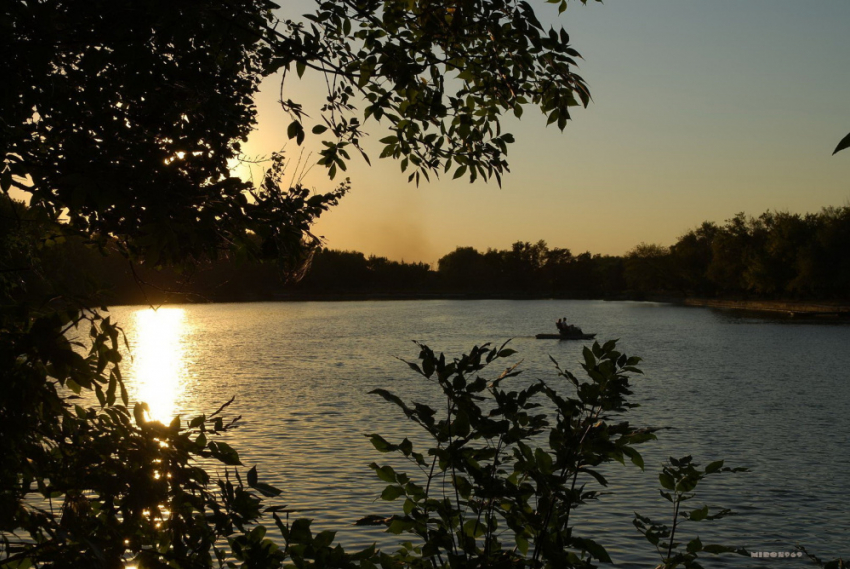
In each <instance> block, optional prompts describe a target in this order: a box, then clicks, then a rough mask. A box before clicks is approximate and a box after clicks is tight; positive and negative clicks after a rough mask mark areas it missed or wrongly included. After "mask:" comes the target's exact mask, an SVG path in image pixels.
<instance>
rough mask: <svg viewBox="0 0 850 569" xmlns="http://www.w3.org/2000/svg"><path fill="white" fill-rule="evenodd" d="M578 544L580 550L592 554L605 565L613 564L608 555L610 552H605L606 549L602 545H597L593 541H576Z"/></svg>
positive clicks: (579, 539)
mask: <svg viewBox="0 0 850 569" xmlns="http://www.w3.org/2000/svg"><path fill="white" fill-rule="evenodd" d="M576 542H577V544H576V545H578V546H579V547H580V548H582V549H583V550H585V551H587V552H588V553H590V554H591V555H592V556H593V557H595V558H596V559H598V560H599V561H601V562H603V563H612V561H611V557H610V556H609V555H608V552H607V551H605V548H604V547H602V545H600V544H598V543H596V542H595V541H593V540H592V539H586V538H585V539H581V538H578V539H576Z"/></svg>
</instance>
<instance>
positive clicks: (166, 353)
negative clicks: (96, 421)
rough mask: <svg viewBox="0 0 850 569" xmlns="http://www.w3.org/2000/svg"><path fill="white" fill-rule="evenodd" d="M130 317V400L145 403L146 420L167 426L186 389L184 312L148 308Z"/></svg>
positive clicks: (181, 310) (174, 309) (185, 325)
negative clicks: (131, 335) (131, 321)
mask: <svg viewBox="0 0 850 569" xmlns="http://www.w3.org/2000/svg"><path fill="white" fill-rule="evenodd" d="M133 317H134V319H135V322H134V323H135V333H134V336H135V338H134V340H135V341H134V347H133V350H132V353H133V359H132V372H131V376H132V385H131V389H133V391H134V393H133V395H134V397H133V398H134V399H135V400H137V401H144V402H145V403H147V404H148V407H149V417H150V419H152V420H155V421H161V422H163V423H165V424H168V423H169V422H170V421H171V419H173V418H174V414H175V407H176V404H177V400H178V398H179V397H180V396H181V395H182V394H183V392H184V391H185V390H186V381H187V376H188V372H187V366H186V359H185V349H184V336H186V334H187V333H188V328H189V327H188V324H187V323H186V312H185V310H183V309H182V308H160V309H158V310H153V309H150V308H148V309H145V310H139V311H137V312H135V313H134V315H133Z"/></svg>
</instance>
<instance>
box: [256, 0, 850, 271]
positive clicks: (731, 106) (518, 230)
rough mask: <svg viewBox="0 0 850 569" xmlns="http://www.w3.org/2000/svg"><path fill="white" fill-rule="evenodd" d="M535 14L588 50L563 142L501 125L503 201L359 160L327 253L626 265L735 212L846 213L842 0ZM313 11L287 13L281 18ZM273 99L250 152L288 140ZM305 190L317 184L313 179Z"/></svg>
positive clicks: (489, 191) (532, 121) (543, 9)
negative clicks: (562, 252)
mask: <svg viewBox="0 0 850 569" xmlns="http://www.w3.org/2000/svg"><path fill="white" fill-rule="evenodd" d="M531 3H532V5H534V6H535V7H536V8H538V13H539V14H540V15H541V20H543V21H544V22H552V23H553V24H558V23H560V24H562V25H563V26H564V27H565V28H566V29H567V31H568V32H569V33H570V36H571V40H572V44H573V46H574V47H575V48H576V49H578V50H579V51H580V52H581V53H582V55H583V56H584V62H582V64H581V69H580V71H579V73H580V74H581V75H582V76H584V78H585V79H586V80H587V81H588V83H589V84H590V87H591V92H592V94H593V99H594V100H593V102H592V103H591V105H590V106H589V107H588V108H587V109H582V110H577V111H576V113H575V115H574V119H575V120H574V121H573V122H572V124H570V125H568V126H567V129H566V131H564V132H563V133H561V132H559V131H558V130H557V129H556V128H554V127H549V128H545V120H543V118H542V116H541V115H540V114H539V112H536V111H533V110H527V112H526V114H525V115H524V117H523V120H522V121H521V122H519V121H516V120H514V119H510V120H507V121H506V126H507V129H506V130H508V131H510V132H513V133H514V134H515V135H516V138H517V143H516V144H514V145H512V147H510V148H509V154H508V161H509V163H510V164H511V170H512V173H511V174H508V175H507V176H506V178H505V179H504V182H503V186H502V188H501V189H500V188H499V187H498V186H497V185H496V184H495V183H489V184H485V183H476V184H474V185H470V184H469V183H468V182H465V181H461V180H456V181H451V180H440V181H437V182H432V183H430V184H423V185H421V186H420V187H419V188H416V187H415V186H414V185H411V184H408V183H407V182H406V178H407V176H406V175H402V174H401V173H400V171H399V165H398V163H396V162H393V161H388V160H380V161H378V160H376V159H375V158H377V155H378V153H379V152H378V151H374V150H373V152H371V153H370V154H371V155H372V157H373V164H374V166H372V167H371V168H370V167H368V166H367V165H366V164H365V163H363V162H362V160H358V159H355V160H354V163H353V164H352V167H351V169H350V172H349V174H350V176H351V179H352V182H353V185H354V190H353V192H352V193H351V194H350V195H349V196H347V197H346V198H344V200H343V201H342V202H341V203H340V205H339V206H338V207H337V208H335V209H334V210H332V211H331V212H329V213H327V214H326V217H325V218H323V219H322V220H321V221H320V222H319V224H318V226H317V232H318V233H319V234H321V235H324V236H325V237H326V238H327V244H328V246H330V247H332V248H336V249H352V250H359V251H362V252H364V253H366V254H376V255H382V256H387V257H390V258H392V259H404V260H406V261H425V262H435V261H436V260H437V259H438V258H439V257H440V256H442V255H444V254H446V253H448V252H449V251H451V250H453V249H454V248H455V247H456V246H467V245H468V246H474V247H477V248H479V249H481V250H483V249H486V248H487V247H495V248H507V247H509V246H510V244H511V243H513V242H514V241H517V240H523V241H536V240H538V239H545V240H546V241H547V242H548V243H549V244H550V246H557V247H567V248H569V249H571V250H572V251H573V252H574V253H580V252H583V251H585V250H589V251H591V252H593V253H603V254H622V253H624V252H625V251H627V250H628V249H629V248H631V247H633V246H634V245H636V244H638V243H640V242H642V241H644V242H655V243H661V244H663V245H670V244H672V243H673V242H675V240H676V238H677V237H678V236H679V235H681V234H682V233H684V232H685V231H687V230H688V229H691V228H693V227H695V226H696V225H698V224H699V223H701V222H702V221H704V220H711V221H717V222H723V221H724V220H725V219H727V218H729V217H732V216H733V215H734V214H735V213H737V212H739V211H744V212H746V213H748V214H751V215H758V214H760V213H762V212H764V211H766V210H774V209H776V210H789V211H792V212H800V213H805V212H815V211H819V210H820V208H821V207H823V206H828V205H845V204H848V203H850V151H845V152H844V153H841V154H838V155H836V156H831V152H832V149H833V148H834V147H835V145H836V144H837V143H838V141H839V140H840V139H841V138H842V137H843V136H844V135H845V134H847V132H850V97H848V95H849V94H850V1H848V0H796V1H792V0H609V1H607V2H606V3H605V4H597V3H593V4H592V5H588V6H582V5H581V4H579V3H577V2H576V3H573V4H571V5H570V7H569V8H568V9H567V11H566V12H565V13H564V14H562V15H561V17H560V18H558V17H557V12H556V9H555V7H553V5H551V4H545V3H544V2H542V1H539V0H538V1H532V2H531ZM309 7H310V2H306V1H304V0H299V1H298V2H290V3H288V4H286V6H285V7H284V9H283V10H282V15H290V14H298V13H303V12H305V11H307V10H309ZM317 86H318V83H317V82H313V81H311V80H309V79H308V80H306V81H304V82H302V83H301V84H296V83H294V82H288V83H287V85H286V89H287V95H286V96H288V97H291V98H293V99H295V100H299V98H304V99H316V98H317V97H321V94H320V93H319V94H317V92H316V91H315V90H314V89H316V87H317ZM278 91H279V81H278V79H277V78H272V79H270V80H269V81H268V82H267V83H266V84H265V85H264V89H263V92H262V93H261V95H260V97H259V98H258V108H259V110H260V128H259V130H258V132H257V133H256V135H255V136H254V137H253V138H252V140H251V141H250V143H249V152H251V153H253V154H265V153H268V152H271V151H273V150H277V149H279V148H280V147H281V146H282V145H283V144H284V143H285V139H286V136H285V128H286V124H288V119H287V118H286V117H285V116H284V114H283V112H282V111H280V109H279V108H278V107H277V106H276V103H275V101H276V100H277V98H278ZM367 125H372V128H373V129H374V123H373V122H370V123H367ZM373 132H374V135H373V136H372V138H373V139H377V138H380V137H381V133H380V132H379V131H377V130H373ZM374 148H375V147H374V146H373V149H374ZM287 152H288V153H289V154H290V155H295V154H296V153H297V152H298V150H296V147H295V145H294V143H291V144H289V145H288V146H287ZM307 183H308V185H310V186H313V187H315V188H316V189H317V190H326V189H327V188H328V187H329V183H328V182H326V181H325V179H324V178H323V176H322V171H321V169H320V168H318V167H317V168H314V169H313V171H312V172H311V174H310V175H309V176H308V178H307Z"/></svg>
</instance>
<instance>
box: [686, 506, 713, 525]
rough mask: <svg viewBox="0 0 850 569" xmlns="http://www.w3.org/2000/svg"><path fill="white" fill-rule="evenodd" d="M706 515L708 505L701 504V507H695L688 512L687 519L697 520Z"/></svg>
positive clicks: (702, 518)
mask: <svg viewBox="0 0 850 569" xmlns="http://www.w3.org/2000/svg"><path fill="white" fill-rule="evenodd" d="M706 517H708V506H703V507H702V508H697V509H696V510H692V511H691V513H690V514H688V519H689V520H693V521H695V522H699V521H702V520H704V519H705V518H706Z"/></svg>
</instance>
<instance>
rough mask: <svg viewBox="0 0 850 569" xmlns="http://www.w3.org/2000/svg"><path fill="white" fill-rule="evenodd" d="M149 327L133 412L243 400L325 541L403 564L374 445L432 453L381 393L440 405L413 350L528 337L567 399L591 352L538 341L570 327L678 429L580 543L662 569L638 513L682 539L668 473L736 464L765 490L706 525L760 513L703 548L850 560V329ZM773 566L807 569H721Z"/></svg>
mask: <svg viewBox="0 0 850 569" xmlns="http://www.w3.org/2000/svg"><path fill="white" fill-rule="evenodd" d="M145 310H146V309H145ZM145 310H142V309H140V308H138V307H123V308H119V309H116V310H114V311H113V314H114V315H115V316H116V317H117V319H118V321H119V322H120V323H122V324H124V325H125V327H126V330H127V334H128V337H129V339H130V341H131V347H132V348H133V351H134V354H135V358H136V360H134V362H133V363H132V365H129V366H125V367H126V369H125V377H126V378H127V384H128V387H129V389H130V392H131V398H133V399H139V398H141V399H148V400H154V404H153V405H152V415H153V416H154V417H155V418H159V419H161V420H163V421H165V422H167V421H168V420H170V418H171V416H173V415H174V414H181V415H183V417H184V418H188V417H190V416H193V415H195V414H199V413H210V412H212V411H214V410H215V409H217V408H218V406H219V405H220V404H221V403H223V402H224V401H227V400H228V399H229V398H230V397H231V396H233V395H236V396H237V399H236V403H235V404H234V408H233V411H234V413H235V414H242V415H243V416H244V419H243V421H242V427H241V428H240V429H238V430H237V431H235V432H233V433H231V434H229V435H228V437H229V439H228V442H229V443H231V444H232V445H233V446H234V447H236V448H237V449H238V450H239V452H240V455H241V457H242V459H243V462H245V464H246V465H248V466H249V467H250V466H251V465H254V464H256V465H257V466H258V469H259V471H260V477H261V480H263V481H265V482H268V483H271V484H274V485H275V486H278V487H280V488H282V489H283V491H284V494H283V496H282V497H281V499H280V501H278V502H273V503H276V504H288V505H289V506H290V507H292V508H297V509H299V510H302V511H303V512H304V514H303V515H306V516H309V517H312V518H315V520H316V521H315V523H314V527H315V528H316V529H317V530H318V529H334V530H337V531H338V533H337V540H338V541H340V542H342V543H343V545H345V546H346V547H362V546H365V545H368V544H369V543H371V542H372V541H378V543H379V545H381V546H382V547H384V548H386V549H390V550H393V549H395V544H396V543H397V542H398V540H397V539H396V538H395V537H393V536H387V535H386V534H383V533H382V532H381V531H380V529H379V528H363V527H353V525H352V524H353V522H354V520H356V519H357V518H358V517H361V516H363V515H365V514H371V513H381V514H390V513H395V512H396V511H397V510H398V509H399V508H400V504H398V505H397V504H395V503H392V504H390V503H386V502H382V501H380V499H379V498H378V496H379V495H380V492H381V490H382V489H383V486H384V484H382V483H380V482H378V481H377V480H376V479H375V477H374V474H373V472H372V471H371V470H370V469H369V468H368V464H369V463H370V462H372V461H377V462H385V459H386V455H379V454H377V453H376V452H375V451H374V449H373V448H372V447H371V445H370V444H369V442H368V440H367V439H366V438H365V437H364V436H363V434H365V433H373V432H377V433H381V434H382V435H384V436H385V437H386V438H387V439H389V440H400V439H401V438H402V437H404V436H407V437H410V438H411V439H413V440H414V443H415V444H419V442H420V441H421V439H417V438H416V435H417V433H416V429H415V428H414V427H412V426H411V424H410V423H409V422H406V421H405V420H404V418H403V416H401V414H400V413H399V412H397V411H396V410H395V409H394V408H392V406H391V405H390V404H388V403H386V402H384V401H383V400H380V399H379V398H377V397H376V396H373V395H369V394H368V392H369V391H370V390H372V389H375V388H377V387H383V388H386V389H389V390H391V391H393V392H396V393H397V394H399V395H400V396H401V397H402V398H403V399H406V400H411V399H415V400H418V401H423V402H425V401H428V400H430V399H433V398H434V396H435V393H434V390H433V386H431V385H428V384H425V383H423V382H422V381H419V380H416V379H415V378H414V377H413V375H412V373H411V372H410V370H409V369H408V368H407V366H405V365H404V364H403V363H401V362H399V361H398V360H397V359H395V357H394V356H400V357H403V358H405V359H409V360H412V359H415V358H416V354H417V350H416V348H415V346H414V345H413V344H411V343H410V341H409V340H411V339H417V340H422V341H424V342H425V343H428V344H429V345H431V346H432V347H433V348H434V349H436V350H439V351H445V352H446V353H447V354H449V355H459V354H460V353H461V351H468V350H469V348H471V347H472V346H473V345H474V344H480V343H481V342H484V341H499V342H501V341H503V340H505V339H507V338H514V339H513V341H512V346H513V347H514V348H515V349H517V350H518V351H519V354H518V356H517V357H523V358H524V363H523V365H522V369H524V370H525V372H524V375H523V376H521V377H523V378H527V379H529V380H531V379H536V378H543V379H545V380H547V381H548V380H553V378H554V373H553V371H552V366H551V364H550V362H549V360H548V356H549V355H551V356H553V357H555V359H557V360H558V361H559V362H560V363H561V364H562V365H563V366H564V367H567V368H568V369H571V370H573V371H578V370H577V368H578V366H577V364H576V362H577V361H579V359H580V351H581V348H582V345H583V343H581V342H557V341H548V342H547V341H536V340H534V339H533V334H535V333H537V332H544V331H551V330H550V329H551V328H553V327H554V320H556V319H557V318H558V317H561V316H563V315H564V314H567V315H568V317H569V319H570V320H571V321H573V322H576V323H578V324H579V325H581V326H582V327H583V328H584V329H585V330H587V331H591V332H597V333H598V338H600V339H603V340H604V339H609V338H621V342H620V347H621V348H622V349H624V350H625V351H627V352H628V353H629V354H630V355H640V356H642V357H643V358H644V360H645V361H644V365H642V366H641V367H643V369H644V370H645V371H646V373H647V378H646V379H642V380H640V381H638V382H637V384H636V388H635V396H634V400H635V401H636V402H639V403H641V405H642V407H641V408H639V409H637V410H635V412H634V414H633V415H632V417H631V420H632V422H634V423H636V424H638V425H653V426H667V427H671V430H669V431H664V432H662V434H661V439H660V440H659V441H657V442H656V443H652V444H651V445H649V446H646V447H645V448H644V449H642V452H643V453H644V458H645V459H646V464H647V470H646V472H645V473H642V472H640V471H639V470H637V469H635V468H625V467H621V466H620V465H615V466H614V467H613V468H611V469H609V470H608V471H606V476H608V478H609V480H611V481H612V484H611V486H610V487H609V488H608V490H609V491H610V492H612V494H611V495H608V496H604V497H603V498H602V499H601V500H600V501H599V502H598V503H597V504H593V505H591V506H589V507H587V508H585V509H584V512H582V511H579V512H578V514H577V518H576V519H577V521H578V522H579V523H580V528H579V530H578V534H579V535H582V536H586V537H588V536H590V537H593V538H594V539H597V540H598V541H600V542H601V543H603V544H604V545H605V546H606V547H607V548H608V551H609V553H610V554H611V555H612V557H613V558H614V560H615V562H617V564H618V566H621V567H646V566H654V565H655V564H657V561H658V560H657V557H654V552H653V551H652V549H651V546H649V544H647V543H646V542H644V541H642V538H641V537H640V536H639V535H637V533H636V532H635V530H634V528H633V527H632V525H631V520H632V516H633V514H632V512H634V511H638V512H640V513H642V514H645V515H650V516H651V517H653V518H656V517H658V518H659V520H663V521H665V522H666V523H669V519H668V518H669V513H668V512H667V511H666V508H665V505H666V502H663V500H662V499H661V498H660V497H659V495H658V489H657V488H658V478H657V474H658V470H659V468H658V466H659V464H660V463H661V462H662V461H663V460H664V459H665V458H666V457H667V456H671V455H672V456H682V455H684V454H688V453H692V454H694V456H695V460H697V461H698V462H701V463H702V464H706V463H707V462H709V461H711V460H715V459H718V458H725V459H726V460H727V464H728V465H731V466H746V467H749V468H751V469H752V472H751V473H749V474H744V475H735V476H725V477H719V478H717V479H716V480H714V481H712V480H711V479H709V481H708V483H707V485H706V486H705V487H704V488H702V487H701V490H702V491H701V492H700V498H699V499H698V500H699V502H700V503H699V504H695V507H698V506H700V505H702V503H707V504H709V505H712V506H725V507H731V508H733V509H734V510H736V511H737V512H738V513H739V514H740V515H738V516H735V517H732V518H727V519H725V520H721V521H720V522H716V523H714V524H712V523H703V524H697V525H696V526H695V527H694V530H693V532H692V533H691V534H689V535H688V534H686V536H687V537H695V536H696V535H697V534H699V535H700V537H701V539H702V541H703V543H717V542H720V543H729V544H732V545H735V546H738V547H746V548H748V549H750V550H754V551H777V552H783V551H793V547H794V545H795V544H797V543H801V544H804V545H806V546H807V547H809V549H810V550H812V551H814V552H817V553H818V554H819V555H821V556H822V557H825V558H832V557H835V556H838V555H844V556H847V555H848V551H850V546H848V540H847V536H848V535H850V500H848V496H847V492H848V491H847V488H849V487H850V455H848V454H847V453H846V444H847V433H848V432H850V372H848V369H847V367H846V365H845V364H846V362H845V360H846V354H847V346H850V326H848V325H847V324H845V323H840V322H836V323H829V322H820V321H819V322H805V321H804V322H797V321H787V320H785V321H783V320H769V319H763V318H754V317H741V316H735V315H730V314H727V313H722V312H714V311H709V310H704V309H691V308H683V307H675V306H669V305H662V304H653V303H623V302H616V303H609V302H596V301H466V302H464V301H410V302H349V303H341V302H333V303H294V304H285V303H262V304H231V305H203V306H183V307H180V308H176V309H160V312H163V311H165V312H163V314H164V316H162V317H152V316H142V315H141V314H143V313H145ZM168 310H174V312H171V313H168ZM165 314H168V315H167V316H165ZM148 349H150V351H149V355H144V356H143V354H145V353H147V352H148ZM144 361H150V362H151V363H143V362H144ZM498 371H500V370H494V373H498ZM145 390H150V391H145ZM420 448H421V447H420ZM395 506H398V508H396V507H395ZM665 516H666V517H665ZM771 561H773V562H781V564H782V567H783V568H790V567H802V566H804V564H803V563H802V562H801V561H799V560H796V559H781V560H779V561H777V560H768V561H765V560H750V559H744V558H727V560H726V561H723V560H722V559H721V560H713V559H712V558H711V557H709V558H707V560H706V563H704V565H705V566H706V567H717V566H732V567H736V568H738V567H740V568H743V567H756V568H764V567H768V566H771Z"/></svg>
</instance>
